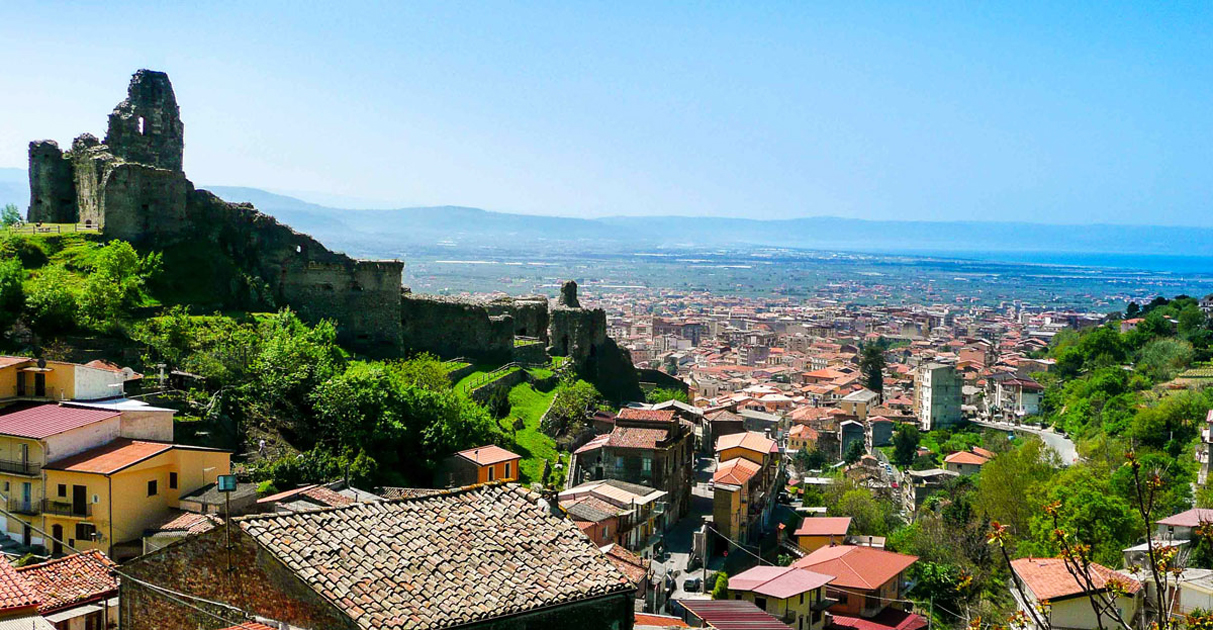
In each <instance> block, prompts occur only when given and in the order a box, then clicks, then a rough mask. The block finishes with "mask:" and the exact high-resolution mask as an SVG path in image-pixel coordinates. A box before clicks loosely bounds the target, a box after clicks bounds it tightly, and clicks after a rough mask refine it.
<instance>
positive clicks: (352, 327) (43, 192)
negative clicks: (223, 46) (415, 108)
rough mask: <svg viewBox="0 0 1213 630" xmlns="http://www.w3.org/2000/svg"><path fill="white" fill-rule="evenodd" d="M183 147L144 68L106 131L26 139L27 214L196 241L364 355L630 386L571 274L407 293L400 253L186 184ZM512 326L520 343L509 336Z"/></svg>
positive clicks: (177, 117) (180, 243)
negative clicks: (65, 139) (566, 368)
mask: <svg viewBox="0 0 1213 630" xmlns="http://www.w3.org/2000/svg"><path fill="white" fill-rule="evenodd" d="M184 151H185V126H184V124H183V123H182V121H181V112H180V109H179V108H178V106H177V98H176V96H175V95H174V93H173V86H172V83H170V82H169V78H168V75H167V74H165V73H163V72H155V71H151V70H139V71H138V72H136V73H135V74H134V76H133V77H132V78H131V83H130V87H129V89H128V91H127V98H126V100H124V101H122V102H121V103H119V104H118V106H117V107H115V108H114V111H113V113H111V114H110V115H109V125H108V128H107V130H106V134H105V139H104V140H98V139H97V137H96V136H93V135H92V134H88V133H86V134H83V135H81V136H80V137H78V138H76V139H75V140H74V141H73V142H72V145H71V148H70V149H68V150H67V151H63V150H61V149H60V147H59V145H58V144H57V143H56V142H55V141H53V140H38V141H35V142H31V143H30V145H29V182H30V207H29V212H28V215H27V216H28V218H29V220H30V221H31V222H45V223H82V224H86V225H89V226H94V227H96V228H97V229H99V230H100V232H101V233H102V234H103V235H104V236H106V237H108V238H116V239H123V240H127V241H130V242H132V243H134V244H136V245H137V246H139V247H143V248H153V249H163V250H168V249H170V248H177V247H184V248H189V247H195V246H197V244H198V243H204V242H205V243H207V244H208V245H210V246H212V248H213V249H215V250H216V251H219V252H222V254H223V255H225V256H227V257H229V258H230V259H231V261H232V262H233V263H234V264H235V265H237V266H238V267H239V268H240V269H241V270H242V271H243V273H245V274H247V275H248V276H250V278H249V280H250V282H248V283H246V284H247V286H241V287H232V293H233V294H237V293H239V294H241V295H240V296H238V298H239V300H240V301H242V302H245V303H248V302H252V303H255V304H257V305H259V306H261V307H263V308H276V307H280V306H290V307H291V308H292V309H294V310H296V311H298V312H299V313H300V315H301V316H302V317H303V318H304V319H307V320H309V321H313V322H314V321H318V320H320V319H331V320H333V321H334V322H336V324H337V327H338V334H339V335H340V337H341V339H342V341H343V342H345V343H347V344H349V345H350V346H352V347H354V348H356V349H358V350H359V351H361V352H364V353H367V354H372V355H376V356H402V355H405V354H408V353H411V352H418V351H428V352H433V353H435V354H437V355H439V356H441V357H444V358H454V357H467V358H471V359H483V360H495V361H510V360H526V361H532V360H538V359H542V358H544V357H543V354H544V351H546V353H547V354H549V355H552V356H567V357H570V358H571V359H572V360H573V361H574V363H575V365H576V366H577V368H578V370H579V371H580V372H581V373H582V374H583V375H584V376H585V377H586V378H587V379H589V380H592V381H595V382H596V383H598V385H599V387H600V389H602V390H603V393H604V394H606V395H607V396H610V397H613V398H625V397H632V396H637V395H639V387H638V384H637V377H636V371H635V370H634V368H633V367H632V362H631V357H630V355H629V354H628V352H627V350H625V349H622V348H620V347H619V346H617V345H616V344H615V342H614V341H613V340H612V339H610V338H609V337H607V334H606V315H605V313H604V312H603V311H602V310H601V309H586V308H582V307H581V305H580V304H579V302H578V300H577V285H576V284H575V283H573V282H571V281H570V282H567V283H565V285H564V287H562V290H561V295H560V298H559V299H558V300H557V301H556V303H555V304H554V305H549V302H548V299H547V298H546V297H544V296H528V297H521V298H500V299H496V300H492V301H477V300H456V299H452V298H446V297H441V296H430V295H418V294H413V293H412V292H411V291H409V290H408V289H407V288H404V287H403V286H402V282H401V280H402V273H403V270H404V263H403V262H402V261H399V260H356V259H353V258H350V257H349V256H346V255H345V254H342V253H339V252H333V251H330V250H329V249H328V248H326V247H325V246H324V245H322V244H321V243H320V242H319V241H317V240H316V239H314V238H312V237H311V236H308V235H307V234H302V233H299V232H296V231H294V230H292V229H291V228H290V227H288V226H286V225H283V224H281V223H279V222H278V221H277V220H276V219H274V218H273V217H271V216H268V215H265V214H262V213H261V212H258V211H257V210H256V209H255V208H254V207H253V206H252V205H251V204H247V203H229V202H226V201H223V200H222V199H220V198H219V197H217V196H215V195H214V194H212V193H210V192H208V191H206V190H199V189H196V188H194V185H193V183H191V182H190V180H189V179H187V178H186V176H185V173H184V171H183V170H182V163H183V156H184ZM235 297H236V296H234V297H233V300H228V301H235ZM519 337H527V338H530V339H528V340H527V341H528V342H529V343H516V342H518V341H519V340H518V338H519ZM536 340H537V341H536ZM536 350H539V351H540V352H539V353H538V356H536Z"/></svg>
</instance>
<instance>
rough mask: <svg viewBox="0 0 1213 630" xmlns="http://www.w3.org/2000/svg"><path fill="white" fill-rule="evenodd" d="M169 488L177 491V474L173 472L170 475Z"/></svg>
mask: <svg viewBox="0 0 1213 630" xmlns="http://www.w3.org/2000/svg"><path fill="white" fill-rule="evenodd" d="M168 487H170V488H172V489H173V490H176V489H177V473H175V472H171V473H169V474H168Z"/></svg>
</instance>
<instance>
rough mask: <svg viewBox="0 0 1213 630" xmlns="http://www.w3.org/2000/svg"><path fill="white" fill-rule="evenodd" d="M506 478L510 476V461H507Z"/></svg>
mask: <svg viewBox="0 0 1213 630" xmlns="http://www.w3.org/2000/svg"><path fill="white" fill-rule="evenodd" d="M505 478H506V479H509V478H510V463H509V462H506V463H505Z"/></svg>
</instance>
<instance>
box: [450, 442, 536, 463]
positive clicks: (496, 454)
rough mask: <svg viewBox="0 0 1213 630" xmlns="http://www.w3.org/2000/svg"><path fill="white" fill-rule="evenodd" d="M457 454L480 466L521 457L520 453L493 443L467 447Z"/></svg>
mask: <svg viewBox="0 0 1213 630" xmlns="http://www.w3.org/2000/svg"><path fill="white" fill-rule="evenodd" d="M457 455H459V456H460V457H463V458H464V459H467V460H470V461H471V462H472V463H474V464H477V465H480V466H489V465H491V464H499V463H501V462H508V461H510V460H512V459H522V456H521V455H518V454H515V453H511V452H509V451H507V450H505V449H504V448H501V447H500V446H496V445H494V444H490V445H488V446H478V447H476V448H469V449H468V450H466V451H459V453H457Z"/></svg>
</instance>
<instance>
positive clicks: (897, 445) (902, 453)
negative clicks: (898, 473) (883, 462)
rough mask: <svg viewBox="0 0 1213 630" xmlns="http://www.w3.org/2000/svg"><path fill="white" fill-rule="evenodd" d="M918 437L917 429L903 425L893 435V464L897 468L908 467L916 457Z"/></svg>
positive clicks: (909, 425) (910, 425)
mask: <svg viewBox="0 0 1213 630" xmlns="http://www.w3.org/2000/svg"><path fill="white" fill-rule="evenodd" d="M919 440H920V436H919V433H918V427H916V426H914V425H912V424H903V425H901V426H900V427H898V429H897V432H896V433H894V434H893V463H894V464H897V465H898V466H909V465H910V464H913V463H914V459H915V458H917V457H918V442H919Z"/></svg>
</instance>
